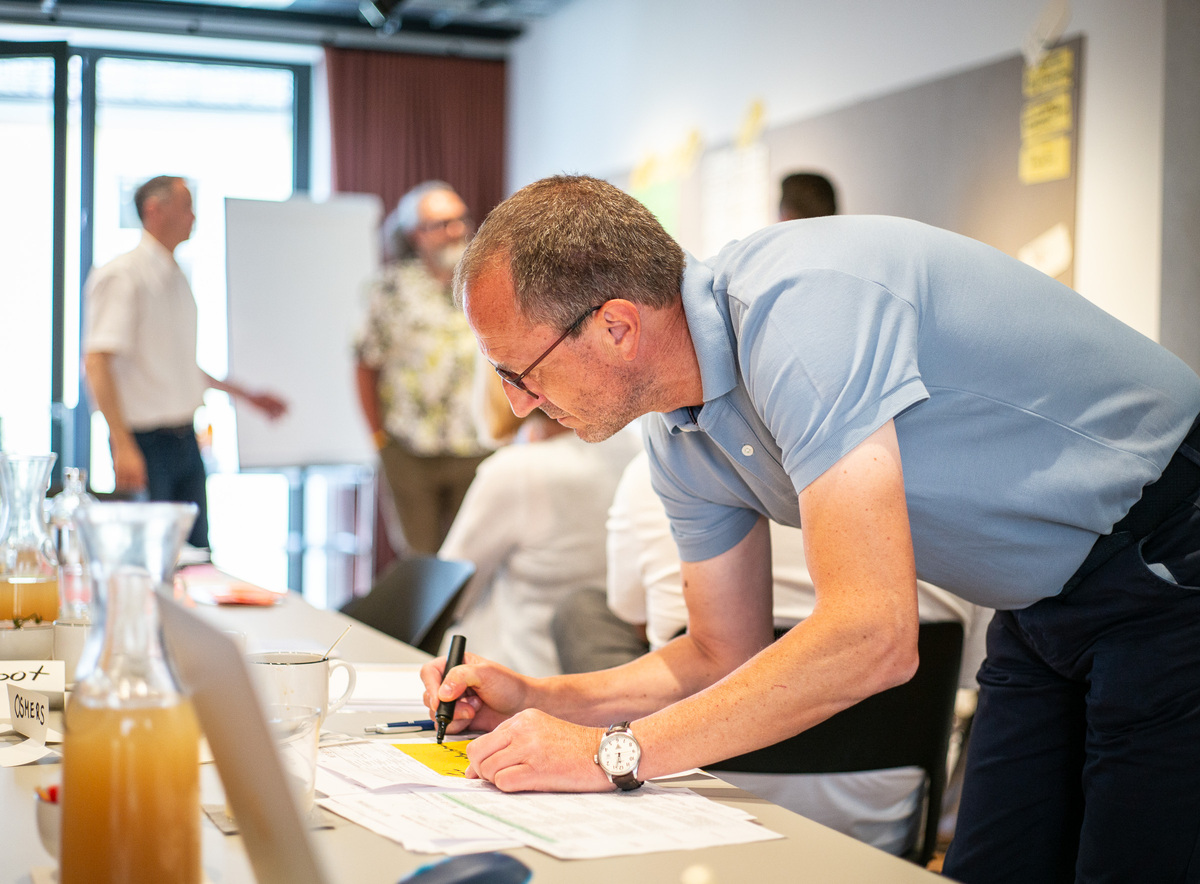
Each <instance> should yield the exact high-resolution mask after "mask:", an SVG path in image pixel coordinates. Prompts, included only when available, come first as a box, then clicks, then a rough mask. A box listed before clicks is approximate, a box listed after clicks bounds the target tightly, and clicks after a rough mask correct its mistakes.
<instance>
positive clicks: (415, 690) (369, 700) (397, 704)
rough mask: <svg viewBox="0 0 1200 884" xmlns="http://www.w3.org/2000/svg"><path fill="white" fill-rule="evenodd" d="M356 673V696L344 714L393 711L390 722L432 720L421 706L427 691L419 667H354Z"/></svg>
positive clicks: (345, 707)
mask: <svg viewBox="0 0 1200 884" xmlns="http://www.w3.org/2000/svg"><path fill="white" fill-rule="evenodd" d="M354 671H355V674H356V681H355V685H354V696H352V697H351V698H350V700H349V701H348V702H347V703H346V705H345V706H344V707H342V710H343V711H344V712H371V711H376V710H378V711H381V712H382V711H390V712H393V713H395V714H393V715H392V716H391V717H390V718H389V719H388V720H389V721H391V720H395V719H414V718H428V717H429V710H428V709H426V708H425V704H424V703H422V702H421V698H422V696H423V695H424V693H425V687H424V685H423V684H421V667H420V666H419V665H418V664H416V663H411V664H388V663H355V664H354Z"/></svg>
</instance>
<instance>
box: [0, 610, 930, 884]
mask: <svg viewBox="0 0 1200 884" xmlns="http://www.w3.org/2000/svg"><path fill="white" fill-rule="evenodd" d="M202 613H203V614H204V615H205V616H206V617H209V618H211V619H212V620H214V621H215V622H217V623H219V624H221V625H222V626H223V627H224V628H226V629H236V630H239V631H241V632H243V633H245V635H246V636H247V645H248V649H249V650H255V649H257V648H260V647H261V648H266V647H291V648H293V649H310V648H311V649H314V650H321V651H324V650H325V649H326V648H328V646H329V645H330V644H332V643H333V641H334V640H335V639H336V638H337V637H338V635H340V634H341V632H342V631H343V630H344V629H345V627H346V626H347V625H349V624H354V629H352V630H351V631H350V633H349V634H347V635H346V637H345V638H344V639H343V640H342V641H341V643H340V644H338V647H337V652H336V654H335V656H339V657H342V658H343V659H346V660H349V661H351V662H355V663H406V662H418V661H421V660H423V659H426V658H427V657H426V655H425V654H423V653H421V652H420V651H418V650H415V649H414V648H411V647H409V646H407V645H405V644H402V643H401V642H398V641H396V640H395V639H392V638H390V637H389V636H386V635H384V634H382V633H380V632H376V631H375V630H373V629H371V628H370V627H368V626H364V625H362V624H360V623H358V622H357V621H354V620H351V619H349V618H348V617H345V616H343V615H342V614H338V613H336V612H333V611H321V610H317V609H316V608H313V607H312V606H310V605H308V604H307V603H305V602H304V601H303V600H301V599H300V598H299V597H298V596H296V595H295V594H289V596H288V597H287V598H286V600H285V601H284V603H282V604H280V605H277V606H275V607H274V608H236V607H222V608H204V609H202ZM379 719H380V713H377V712H372V713H349V714H340V713H339V714H337V715H334V716H331V717H330V718H329V720H328V721H327V722H326V728H328V729H332V730H339V731H344V732H346V733H351V734H362V728H363V726H364V725H365V724H370V723H374V722H375V721H378V720H379ZM51 726H52V727H56V726H58V724H57V723H55V724H52V725H51ZM60 781H61V770H60V767H59V765H57V764H52V763H47V764H34V765H27V766H24V767H18V768H0V884H16V882H20V884H27V882H29V881H30V880H31V879H30V877H29V870H30V868H31V867H33V866H46V865H49V864H50V859H49V857H48V856H47V854H46V853H45V851H43V850H42V848H41V844H40V842H39V840H38V837H37V830H36V826H35V824H34V816H33V806H34V805H33V790H34V788H35V787H37V786H42V785H49V784H51V783H57V782H60ZM678 782H679V783H680V785H686V786H690V787H691V788H693V789H695V790H696V791H698V792H700V793H701V794H704V795H707V796H710V797H712V798H714V799H716V800H719V801H722V802H725V803H727V804H730V805H734V806H737V807H741V808H744V809H746V810H748V811H749V812H750V813H752V814H753V815H754V816H755V817H757V818H758V820H759V821H760V822H761V823H762V824H763V825H764V826H766V827H767V828H769V829H771V830H773V831H775V832H779V833H781V834H783V835H785V836H786V837H784V838H783V839H779V840H775V841H767V842H762V843H758V844H750V845H736V846H725V847H712V848H707V849H704V850H696V851H672V852H667V853H656V854H649V855H643V856H624V857H613V858H610V859H601V860H588V861H563V860H557V859H554V858H553V857H550V856H547V855H546V854H543V853H539V852H538V851H535V850H531V849H528V848H522V849H519V850H514V851H510V852H511V853H512V855H513V856H516V857H517V858H519V859H520V860H521V861H522V862H524V863H525V864H526V865H528V866H529V867H530V868H531V869H532V870H533V881H534V882H535V884H543V882H571V884H592V882H595V884H613V882H618V881H635V882H670V884H675V882H679V881H680V880H681V878H682V876H683V874H684V871H685V870H687V869H688V868H689V867H691V866H696V865H700V866H706V867H707V868H708V869H709V870H710V872H711V876H712V877H711V878H710V880H711V881H712V882H714V884H732V882H741V881H754V882H756V884H770V882H789V884H793V882H796V881H806V882H823V881H828V882H838V884H858V882H861V884H893V882H894V884H905V882H920V881H926V882H929V881H934V880H942V879H939V878H938V876H936V875H934V874H932V873H930V872H927V871H925V870H923V869H921V868H918V867H917V866H915V865H913V864H911V863H907V862H904V861H903V860H900V859H897V858H896V857H893V856H890V855H888V854H886V853H883V852H882V851H879V850H876V849H874V848H872V847H868V846H867V845H865V844H862V843H860V842H858V841H855V840H854V839H852V838H849V837H847V836H845V835H842V834H839V833H837V832H834V831H833V830H832V829H827V828H825V827H824V826H822V825H819V824H818V823H814V822H812V821H811V820H808V819H805V818H804V817H801V816H798V815H796V814H794V813H791V812H790V811H787V810H784V809H783V808H781V807H778V806H776V805H774V804H771V803H770V802H768V801H765V800H763V799H761V798H757V797H755V796H753V795H750V794H749V793H747V792H743V791H741V790H740V789H736V788H734V787H733V786H730V785H728V784H726V783H724V782H721V781H719V780H713V779H709V778H702V777H695V778H692V779H689V780H682V781H678ZM201 793H202V795H201V798H202V801H203V802H204V803H205V804H217V803H221V802H222V801H223V797H224V796H223V794H222V792H221V785H220V781H219V779H218V778H217V774H216V770H215V768H214V766H213V765H211V764H208V765H204V769H203V772H202V775H201ZM338 822H339V823H340V825H338V826H337V827H336V828H333V829H325V830H321V831H318V832H316V833H314V841H315V843H316V845H317V848H318V850H320V851H321V852H322V853H323V854H324V855H325V857H326V860H327V863H326V865H327V868H328V870H329V872H330V874H331V876H332V878H333V879H334V881H335V882H336V884H395V882H396V881H398V880H399V879H400V878H402V877H403V876H404V875H406V874H407V873H408V872H410V871H412V870H413V869H415V868H418V867H419V866H422V865H425V864H427V863H429V862H431V861H434V860H436V859H438V857H434V856H429V855H423V854H413V853H409V852H408V851H406V850H405V849H404V848H403V847H401V846H400V845H398V844H396V843H394V842H392V841H389V840H387V839H386V838H383V837H380V836H378V835H375V834H373V833H371V832H368V831H367V830H366V829H363V828H362V827H360V826H357V825H354V824H352V823H348V822H346V821H345V820H339V821H338ZM202 832H203V834H202V838H203V853H204V871H205V874H206V875H207V877H208V879H209V881H211V882H212V884H250V882H253V881H254V876H253V873H252V871H251V869H250V862H249V859H248V858H247V856H246V852H245V849H244V846H243V844H242V841H241V838H240V837H238V836H226V835H222V834H221V833H220V832H219V831H218V830H217V828H216V827H215V826H214V825H213V824H212V823H211V822H209V821H208V819H207V818H206V819H205V820H204V821H203V824H202Z"/></svg>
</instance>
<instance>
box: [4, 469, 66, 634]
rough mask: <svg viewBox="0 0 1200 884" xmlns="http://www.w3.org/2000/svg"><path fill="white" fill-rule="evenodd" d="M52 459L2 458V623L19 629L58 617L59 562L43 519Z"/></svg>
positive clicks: (51, 621) (44, 518)
mask: <svg viewBox="0 0 1200 884" xmlns="http://www.w3.org/2000/svg"><path fill="white" fill-rule="evenodd" d="M54 458H55V455H53V454H35V455H20V454H4V453H0V493H3V495H4V501H5V504H6V506H5V509H6V510H7V512H8V518H7V519H6V520H5V524H4V530H3V534H0V620H11V621H13V623H14V625H17V626H19V625H21V624H24V623H53V622H54V620H55V619H57V617H58V560H57V559H56V558H55V556H54V544H53V543H52V542H51V541H50V535H49V534H47V533H46V516H45V501H46V490H47V489H48V488H49V487H50V468H51V467H52V466H54Z"/></svg>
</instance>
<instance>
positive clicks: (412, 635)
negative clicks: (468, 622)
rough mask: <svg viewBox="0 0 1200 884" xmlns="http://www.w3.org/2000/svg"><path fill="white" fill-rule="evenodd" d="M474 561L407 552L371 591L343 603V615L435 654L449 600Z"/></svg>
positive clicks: (445, 624) (447, 621)
mask: <svg viewBox="0 0 1200 884" xmlns="http://www.w3.org/2000/svg"><path fill="white" fill-rule="evenodd" d="M474 573H475V565H474V564H473V563H471V562H466V561H460V560H456V559H439V558H437V557H436V556H407V557H405V558H403V559H400V560H398V561H397V562H396V564H395V565H394V566H393V567H392V568H391V569H389V570H388V571H387V572H385V573H384V574H383V575H382V576H380V578H379V579H378V580H377V581H376V583H375V585H374V586H373V587H372V588H371V591H370V592H369V593H368V594H367V595H365V596H360V597H359V598H356V599H351V600H350V601H349V602H347V603H346V604H345V605H344V606H342V609H341V610H342V613H343V614H347V615H349V616H351V617H353V618H354V619H355V620H358V621H361V622H362V623H365V624H367V625H368V626H373V627H375V628H376V629H378V630H379V631H380V632H385V633H387V634H388V635H390V636H392V637H393V638H398V639H400V641H402V642H405V643H406V644H410V645H412V646H413V647H415V648H420V649H421V650H423V651H428V652H429V653H431V654H436V653H437V650H438V646H439V645H440V644H441V641H442V635H443V634H444V633H445V632H446V629H447V628H449V625H450V617H451V614H452V613H453V610H454V600H455V599H456V598H457V597H458V594H459V593H460V592H461V591H462V589H463V587H464V586H466V584H467V581H468V580H470V579H471V575H472V574H474Z"/></svg>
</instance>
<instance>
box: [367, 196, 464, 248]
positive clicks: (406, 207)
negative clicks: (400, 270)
mask: <svg viewBox="0 0 1200 884" xmlns="http://www.w3.org/2000/svg"><path fill="white" fill-rule="evenodd" d="M439 190H444V191H447V192H449V193H452V194H454V195H455V196H458V191H456V190H455V189H454V188H453V187H451V186H450V185H449V184H447V183H446V182H445V181H438V180H436V179H435V180H430V181H422V182H421V183H420V184H418V185H417V186H416V187H414V188H412V189H411V190H409V191H408V192H407V193H406V194H404V196H402V197H400V202H398V203H397V204H396V208H394V209H393V210H392V211H391V212H390V213H389V214H388V216H387V217H386V218H384V219H383V229H382V230H381V233H382V235H383V248H384V252H385V256H386V257H390V258H391V259H392V260H396V261H399V260H401V259H404V258H411V257H413V256H414V255H415V254H416V253H415V252H414V250H413V246H412V243H411V242H410V241H409V236H411V235H412V232H413V231H414V230H416V229H417V225H418V224H420V223H421V200H423V199H425V197H426V196H428V195H429V194H431V193H436V192H437V191H439Z"/></svg>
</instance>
